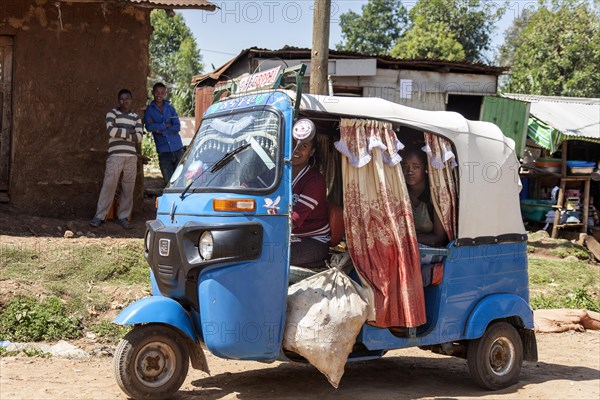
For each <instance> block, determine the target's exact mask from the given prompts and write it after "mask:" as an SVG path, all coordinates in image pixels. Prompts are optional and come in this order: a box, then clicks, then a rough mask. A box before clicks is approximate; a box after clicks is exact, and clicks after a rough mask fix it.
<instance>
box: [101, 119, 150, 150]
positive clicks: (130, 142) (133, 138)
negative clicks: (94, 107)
mask: <svg viewBox="0 0 600 400" xmlns="http://www.w3.org/2000/svg"><path fill="white" fill-rule="evenodd" d="M106 129H107V130H108V136H109V139H108V154H109V155H111V156H112V155H123V156H135V155H136V154H137V151H136V148H135V144H136V143H140V142H141V141H142V135H143V133H144V131H143V130H142V120H141V119H140V117H138V115H137V114H136V113H134V112H130V113H129V114H124V113H122V112H121V111H119V110H118V109H116V108H113V109H112V110H110V111H109V112H108V113H106ZM132 129H135V133H131V132H130V131H131V130H132Z"/></svg>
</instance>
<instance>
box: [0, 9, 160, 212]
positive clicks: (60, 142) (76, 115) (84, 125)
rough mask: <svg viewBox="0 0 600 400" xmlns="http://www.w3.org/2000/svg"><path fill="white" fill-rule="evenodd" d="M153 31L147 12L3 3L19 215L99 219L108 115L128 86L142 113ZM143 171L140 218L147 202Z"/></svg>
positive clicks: (13, 195)
mask: <svg viewBox="0 0 600 400" xmlns="http://www.w3.org/2000/svg"><path fill="white" fill-rule="evenodd" d="M57 4H59V6H60V7H58V6H57ZM150 34H151V26H150V10H148V9H139V8H134V7H131V6H124V5H119V4H115V3H107V4H103V3H63V2H61V3H57V2H55V1H51V0H1V1H0V35H9V36H12V37H13V41H14V57H13V58H14V65H13V104H12V145H11V153H12V157H11V168H10V186H9V194H10V199H11V200H10V202H11V204H13V205H14V206H15V207H16V208H17V209H19V210H22V211H24V212H28V213H33V214H37V215H44V216H83V217H85V216H89V217H91V216H93V214H94V212H95V208H96V202H97V199H98V194H99V193H100V188H101V187H102V180H103V176H104V168H105V161H106V157H107V148H108V135H107V133H106V129H105V120H104V118H105V115H106V112H107V111H108V110H109V109H111V108H112V107H115V106H116V105H117V92H118V91H119V90H120V89H122V88H129V89H130V90H131V91H132V92H133V103H134V104H133V107H134V109H135V110H136V111H139V110H140V109H141V108H142V107H143V106H144V105H145V103H146V101H147V98H146V77H147V75H148V40H149V37H150ZM139 114H140V115H141V112H139ZM138 166H139V168H138V170H139V171H138V179H137V183H136V201H135V208H134V212H135V211H139V210H141V208H142V201H143V174H142V172H141V169H142V168H141V164H138Z"/></svg>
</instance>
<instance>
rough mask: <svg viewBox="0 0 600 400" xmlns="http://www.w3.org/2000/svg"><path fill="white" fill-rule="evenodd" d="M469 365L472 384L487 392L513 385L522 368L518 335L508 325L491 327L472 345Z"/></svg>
mask: <svg viewBox="0 0 600 400" xmlns="http://www.w3.org/2000/svg"><path fill="white" fill-rule="evenodd" d="M467 363H468V365H469V372H470V373H471V377H472V378H473V380H474V381H475V382H476V383H477V384H478V385H479V386H481V387H483V388H485V389H489V390H499V389H503V388H506V387H508V386H511V385H514V384H515V383H517V382H518V381H519V374H520V373H521V367H522V365H523V343H522V342H521V337H520V336H519V333H518V332H517V330H516V329H515V328H514V327H513V326H512V325H511V324H509V323H507V322H495V323H492V324H491V325H490V326H488V328H487V329H486V331H485V333H484V334H483V336H482V337H481V338H479V339H475V340H472V341H470V342H469V346H468V349H467Z"/></svg>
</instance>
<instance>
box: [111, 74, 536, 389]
mask: <svg viewBox="0 0 600 400" xmlns="http://www.w3.org/2000/svg"><path fill="white" fill-rule="evenodd" d="M303 72H304V68H303V67H302V68H296V69H287V70H280V69H275V70H270V71H266V72H263V73H259V74H255V75H250V76H246V77H243V78H241V79H238V80H235V81H232V82H229V83H228V86H222V87H221V88H219V89H220V90H218V91H217V93H216V96H215V99H216V100H215V103H214V104H213V105H212V106H210V107H209V108H208V109H207V111H206V112H205V114H204V116H203V119H202V123H201V126H200V127H199V129H198V131H197V133H196V135H195V137H194V139H193V141H192V143H191V145H190V146H189V148H188V150H187V152H186V155H185V156H184V158H183V160H182V161H181V163H180V165H179V167H178V168H177V170H176V171H175V173H174V175H173V177H172V178H171V183H170V185H169V186H168V187H167V188H165V190H164V193H163V195H162V196H161V197H160V198H159V200H158V210H157V217H156V219H155V220H152V221H148V222H147V224H146V225H147V232H146V235H145V239H144V253H145V257H146V259H147V261H148V263H149V264H150V269H151V283H152V296H151V297H148V298H144V299H142V300H139V301H137V302H135V303H133V304H131V305H129V306H128V307H127V308H126V309H124V310H123V311H122V312H121V313H120V314H119V316H117V318H116V319H115V322H116V323H117V324H122V325H133V329H132V330H131V331H130V332H129V333H128V334H127V335H126V336H125V337H124V339H123V340H122V341H121V343H120V344H119V346H118V348H117V351H116V353H115V360H114V362H115V373H116V379H117V382H118V384H119V386H120V387H121V389H122V390H123V391H124V392H125V393H126V394H127V395H128V396H130V397H132V398H136V399H162V398H166V397H169V396H170V395H172V394H173V393H175V392H176V391H177V390H178V389H179V388H180V387H181V385H182V383H183V382H184V379H185V378H186V375H187V372H188V368H189V363H190V361H191V364H192V367H193V368H195V369H201V370H204V371H207V372H208V365H207V361H206V358H205V356H204V350H203V349H207V350H208V351H210V352H211V353H212V354H214V355H215V356H218V357H221V358H226V359H235V360H259V361H272V360H276V359H280V360H290V359H294V360H297V359H298V358H299V357H293V355H290V353H289V352H284V351H283V350H282V341H283V335H284V325H285V321H286V296H287V290H288V285H289V278H290V262H289V247H290V233H291V217H290V215H291V211H292V206H291V204H292V199H291V186H292V179H291V157H292V153H293V144H292V140H293V137H292V126H293V124H294V122H295V120H297V119H298V118H309V119H311V120H313V121H316V122H317V124H318V126H319V130H320V133H322V134H324V135H329V136H331V137H332V141H333V140H335V139H336V138H337V137H339V131H338V130H337V129H338V127H339V121H340V119H341V118H344V117H352V118H357V117H358V118H364V119H370V120H377V121H384V122H388V123H391V125H392V126H393V127H394V131H395V132H399V133H398V136H401V135H402V134H403V132H405V131H407V132H408V131H421V132H423V131H425V132H429V133H430V134H432V135H434V136H439V137H442V138H444V139H445V140H447V141H448V142H449V143H451V145H452V148H453V151H454V155H455V156H456V161H457V162H458V165H459V168H458V172H459V173H458V174H457V176H458V178H457V192H458V196H457V202H458V205H457V210H456V214H457V234H456V237H455V238H454V239H453V240H451V241H450V243H449V244H448V245H447V246H445V247H444V248H442V249H433V250H434V251H433V253H435V255H436V257H438V260H437V264H438V266H439V265H441V266H442V267H443V274H442V275H441V276H439V277H438V278H439V282H437V284H430V285H428V286H426V287H424V288H423V296H424V299H425V309H426V318H427V321H426V323H425V324H423V325H422V326H419V327H417V328H416V329H415V328H410V329H407V330H405V331H401V333H398V330H393V329H386V328H382V327H376V326H373V325H372V324H365V325H364V326H363V327H362V329H361V331H360V333H359V335H358V337H357V339H356V344H357V345H356V346H355V351H354V352H352V353H351V354H350V356H349V358H348V361H353V360H359V359H360V360H364V359H368V358H377V357H381V356H383V355H384V354H385V353H386V351H388V350H391V349H399V348H405V347H413V346H418V347H420V348H422V349H424V350H431V351H433V352H436V353H441V354H447V355H454V356H458V357H463V358H466V359H467V362H468V366H469V370H470V373H471V375H472V377H473V379H474V381H475V382H476V383H477V384H479V385H480V386H483V387H485V388H488V389H492V390H496V389H500V388H504V387H507V386H510V385H512V384H514V383H516V382H517V381H518V377H519V374H520V370H521V366H522V362H523V360H529V361H536V360H537V347H536V340H535V336H534V333H533V327H534V326H533V313H532V310H531V308H530V307H529V289H528V273H527V252H526V239H527V236H526V232H525V229H524V227H523V223H522V220H521V213H520V207H519V196H518V192H519V186H520V181H519V178H518V160H517V158H516V156H515V153H514V143H513V142H512V140H511V139H508V138H506V137H504V136H503V134H502V132H501V131H500V130H499V129H498V127H496V126H495V125H493V124H491V123H485V122H475V121H467V120H465V119H464V118H462V116H460V115H459V114H456V113H450V112H431V111H423V110H416V109H412V108H408V107H404V106H401V105H398V104H395V103H391V102H388V101H385V100H382V99H376V98H350V97H333V96H312V95H306V94H302V93H301V90H300V88H301V77H302V75H303ZM289 77H292V79H293V78H295V82H292V84H291V85H290V84H288V83H289V82H288V81H289ZM290 88H291V89H295V90H290ZM236 89H237V90H236ZM400 139H401V138H400ZM329 150H330V151H336V150H335V149H334V148H333V146H332V147H331V148H330V149H329ZM265 171H272V173H271V174H270V177H269V181H268V182H267V184H266V185H265V186H266V187H263V188H256V187H251V186H248V185H246V184H244V182H247V181H248V180H250V179H252V178H256V177H257V176H261V174H263V173H264V172H265ZM338 179H341V177H338ZM330 189H331V188H330ZM332 229H333V226H332ZM346 229H349V227H346ZM342 234H343V232H342ZM342 234H340V236H341V235H342ZM332 236H334V235H333V232H332ZM338 240H339V239H338ZM334 244H335V243H332V245H334ZM425 252H427V251H426V250H425Z"/></svg>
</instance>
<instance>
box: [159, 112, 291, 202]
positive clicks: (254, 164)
mask: <svg viewBox="0 0 600 400" xmlns="http://www.w3.org/2000/svg"><path fill="white" fill-rule="evenodd" d="M279 126H280V119H279V116H278V115H277V114H275V113H274V112H271V111H265V110H261V111H250V112H241V113H235V114H227V115H222V116H217V117H214V118H208V119H205V120H203V121H202V124H201V126H200V128H199V130H198V133H197V134H196V136H195V137H194V140H193V142H192V144H191V146H190V149H189V150H188V152H187V153H186V155H185V156H184V158H183V160H182V161H181V163H180V164H179V167H177V170H176V171H175V173H174V174H173V177H172V178H171V185H170V188H171V189H175V188H180V189H184V188H186V187H188V186H190V189H191V190H193V189H205V188H211V189H215V188H218V189H231V190H236V191H237V190H241V191H245V190H252V188H256V187H257V186H256V185H252V184H251V182H254V181H256V180H257V179H259V180H260V181H261V182H262V184H261V185H260V187H261V188H263V189H264V188H269V187H271V186H272V185H273V184H274V183H275V178H276V175H277V174H276V171H277V170H278V169H277V167H278V165H279V159H280V151H279V148H280V147H279V140H280V139H279ZM254 190H256V189H254Z"/></svg>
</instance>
